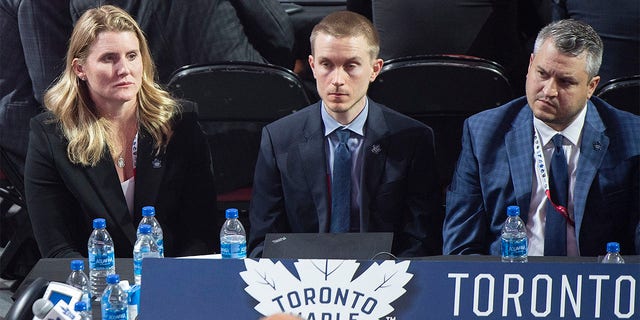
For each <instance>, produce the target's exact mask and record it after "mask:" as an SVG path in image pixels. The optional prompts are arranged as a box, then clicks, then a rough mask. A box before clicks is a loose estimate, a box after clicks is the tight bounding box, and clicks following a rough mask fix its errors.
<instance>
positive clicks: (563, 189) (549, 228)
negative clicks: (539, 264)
mask: <svg viewBox="0 0 640 320" xmlns="http://www.w3.org/2000/svg"><path fill="white" fill-rule="evenodd" d="M563 139H564V138H563V136H562V135H561V134H556V135H555V136H553V144H554V145H555V150H554V151H553V155H552V156H551V165H550V167H549V189H550V190H549V191H550V192H551V199H552V200H553V202H554V203H555V204H556V205H558V206H563V207H565V208H566V207H567V202H568V199H569V198H568V191H569V170H568V168H567V159H566V158H565V156H564V151H563V150H562V140H563ZM544 255H545V256H566V255H567V221H566V220H565V218H564V216H563V215H562V214H561V213H560V212H558V210H557V209H556V208H555V207H554V206H553V204H551V203H550V202H549V200H548V199H547V218H546V225H545V228H544Z"/></svg>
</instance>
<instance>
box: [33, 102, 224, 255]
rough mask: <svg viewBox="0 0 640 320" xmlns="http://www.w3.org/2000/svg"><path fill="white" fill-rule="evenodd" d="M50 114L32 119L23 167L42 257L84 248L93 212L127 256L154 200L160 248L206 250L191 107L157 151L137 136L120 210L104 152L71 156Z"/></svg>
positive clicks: (198, 136) (205, 197)
mask: <svg viewBox="0 0 640 320" xmlns="http://www.w3.org/2000/svg"><path fill="white" fill-rule="evenodd" d="M53 119H54V118H53V115H52V114H51V113H44V114H42V115H39V116H37V117H35V118H33V119H32V120H31V135H30V140H29V150H28V152H27V162H26V168H25V188H26V198H27V206H28V208H29V216H30V217H31V222H32V224H33V231H34V235H35V237H36V240H37V242H38V246H39V248H40V252H41V253H42V257H45V258H52V257H76V256H85V257H86V255H87V240H88V239H89V234H90V233H91V231H92V220H93V219H94V218H105V219H106V221H107V230H108V231H109V233H110V234H111V237H112V238H113V240H114V245H115V252H116V257H131V256H132V251H133V245H134V243H135V240H136V228H137V227H138V224H139V222H140V219H141V210H142V207H143V206H146V205H153V206H155V207H156V218H157V219H158V222H160V225H161V226H162V229H163V233H164V246H165V255H167V256H184V255H195V254H207V253H212V252H213V251H214V250H215V249H216V248H215V243H216V239H217V237H218V232H219V230H220V229H219V226H218V225H216V224H215V220H216V219H215V212H216V200H215V190H214V185H213V173H212V169H211V156H210V152H209V148H208V145H207V143H206V141H205V137H204V134H203V133H202V131H201V130H200V127H199V126H198V124H197V122H196V119H195V115H194V114H193V113H183V114H182V117H181V118H180V117H179V119H178V120H177V123H176V124H175V125H174V133H173V135H172V137H171V141H170V142H169V144H168V146H167V147H166V148H165V150H164V151H163V152H160V154H157V155H156V152H155V150H154V148H153V139H152V138H151V136H150V135H149V134H148V133H146V132H145V131H144V130H142V129H141V131H140V133H139V138H138V152H137V155H138V156H137V161H136V163H137V166H136V180H135V196H134V214H133V216H132V215H131V214H130V213H129V210H128V209H127V204H126V201H125V198H124V195H123V193H122V187H121V186H120V181H119V179H118V175H117V173H116V171H115V168H114V164H113V160H112V159H111V157H110V154H109V152H108V151H105V155H104V156H103V158H102V159H101V160H100V161H99V162H98V164H97V165H96V166H95V167H85V166H81V165H76V164H73V163H71V161H69V159H68V158H67V150H66V148H67V144H68V142H67V140H66V139H65V138H64V137H63V135H62V133H61V130H60V128H59V125H58V123H57V122H55V120H54V121H52V120H53Z"/></svg>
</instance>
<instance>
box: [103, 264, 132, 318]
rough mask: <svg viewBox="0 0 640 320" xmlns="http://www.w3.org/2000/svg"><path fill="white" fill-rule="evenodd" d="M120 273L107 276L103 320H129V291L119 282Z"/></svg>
mask: <svg viewBox="0 0 640 320" xmlns="http://www.w3.org/2000/svg"><path fill="white" fill-rule="evenodd" d="M119 282H120V275H117V274H110V275H108V276H107V288H106V289H104V293H102V300H101V306H102V319H103V320H128V319H129V314H128V313H127V291H125V290H124V289H122V287H120V285H119V284H118V283H119Z"/></svg>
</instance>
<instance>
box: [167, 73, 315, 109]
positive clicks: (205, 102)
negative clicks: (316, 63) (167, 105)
mask: <svg viewBox="0 0 640 320" xmlns="http://www.w3.org/2000/svg"><path fill="white" fill-rule="evenodd" d="M168 86H169V89H170V90H171V91H172V92H173V93H174V95H175V96H176V97H179V98H183V99H186V100H191V101H194V102H196V103H197V104H198V107H199V108H198V117H199V119H200V120H201V121H241V122H271V121H273V120H276V119H278V118H280V117H283V116H286V115H288V114H291V113H293V112H295V111H296V110H297V109H300V108H303V107H305V106H307V105H309V104H310V103H309V98H308V97H307V94H306V92H305V91H304V88H303V85H302V81H301V80H300V79H299V78H298V76H297V75H296V74H295V73H293V72H292V71H290V70H288V69H285V68H282V67H279V66H275V65H267V64H259V63H250V62H231V63H217V64H207V65H193V66H186V67H183V68H181V69H178V70H177V71H176V72H174V74H173V75H172V77H171V80H170V81H169V84H168Z"/></svg>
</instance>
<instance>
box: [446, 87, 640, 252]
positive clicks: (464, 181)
mask: <svg viewBox="0 0 640 320" xmlns="http://www.w3.org/2000/svg"><path fill="white" fill-rule="evenodd" d="M533 133H534V128H533V113H532V111H531V109H530V108H529V106H528V104H527V102H526V99H525V98H524V97H522V98H518V99H516V100H513V101H511V102H509V103H507V104H505V105H503V106H501V107H498V108H495V109H491V110H487V111H484V112H481V113H479V114H477V115H474V116H472V117H470V118H469V119H467V120H466V121H465V124H464V130H463V137H462V151H461V154H460V158H459V160H458V164H457V168H456V171H455V173H454V176H453V181H452V183H451V185H450V187H449V189H448V191H447V200H446V203H447V205H446V216H445V222H444V228H443V236H444V247H443V252H444V253H445V254H492V255H499V254H500V231H501V228H502V225H503V223H504V221H505V219H506V212H507V210H506V209H507V206H509V205H518V206H520V208H521V209H522V210H521V214H520V216H521V218H523V220H524V221H525V222H526V221H527V218H528V210H529V204H530V200H531V192H532V191H531V189H532V180H533V176H534V171H533ZM639 184H640V117H638V116H635V115H632V114H631V113H628V112H623V111H620V110H617V109H615V108H613V107H612V106H610V105H608V104H607V103H606V102H604V101H602V100H601V99H598V98H597V97H592V98H591V100H590V101H589V102H588V104H587V115H586V119H585V123H584V127H583V129H582V142H581V145H580V159H579V161H578V170H577V177H576V184H575V185H576V186H575V189H574V190H573V197H574V198H573V199H574V200H573V201H574V212H573V214H574V217H575V222H576V228H575V230H576V236H577V237H576V239H577V242H578V247H579V249H580V254H581V255H583V256H597V255H600V254H603V253H605V252H606V243H607V242H609V241H617V242H620V246H621V252H622V253H623V254H640V240H639V239H640V235H639V234H638V232H639V231H640V229H639V228H640V226H639V225H638V216H639V211H640V209H639V206H640V190H639V187H638V185H639Z"/></svg>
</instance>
